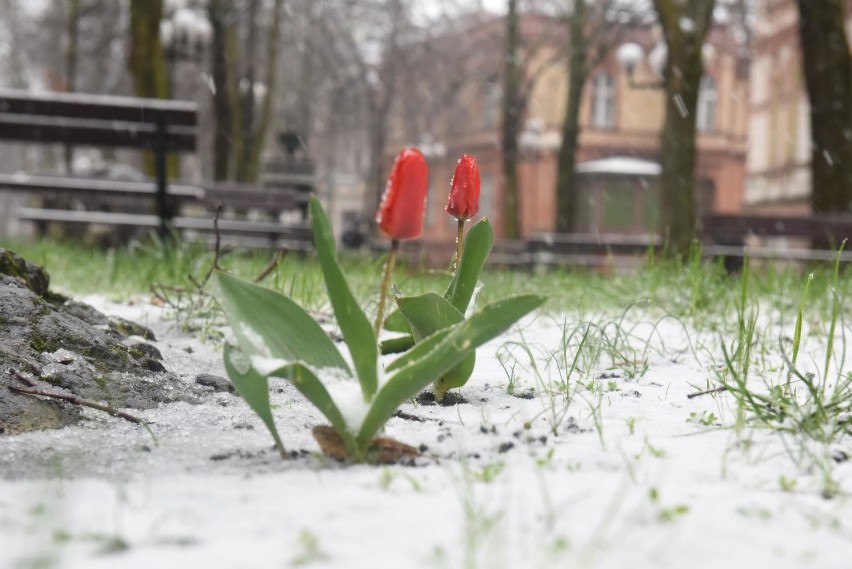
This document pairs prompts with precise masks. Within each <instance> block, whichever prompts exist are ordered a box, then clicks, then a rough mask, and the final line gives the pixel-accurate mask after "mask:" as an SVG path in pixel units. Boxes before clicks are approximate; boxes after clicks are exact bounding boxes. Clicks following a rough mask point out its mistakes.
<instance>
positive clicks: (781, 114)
mask: <svg viewBox="0 0 852 569" xmlns="http://www.w3.org/2000/svg"><path fill="white" fill-rule="evenodd" d="M798 21H799V19H798V9H797V7H796V2H795V1H794V0H759V2H758V3H757V13H756V15H755V26H754V40H753V42H752V65H751V88H750V98H749V129H748V133H749V137H748V142H749V146H748V153H747V178H746V185H745V195H744V199H743V208H744V209H745V210H747V211H754V212H765V213H796V214H798V213H810V211H811V204H810V196H811V173H810V158H811V143H810V141H811V132H810V129H811V125H810V104H809V101H808V94H807V90H806V87H805V84H804V76H803V71H802V57H801V50H800V49H799V30H798ZM846 33H847V37H852V0H847V2H846Z"/></svg>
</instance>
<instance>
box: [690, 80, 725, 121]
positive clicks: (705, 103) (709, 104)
mask: <svg viewBox="0 0 852 569" xmlns="http://www.w3.org/2000/svg"><path fill="white" fill-rule="evenodd" d="M718 110H719V90H718V89H717V87H716V80H715V79H713V78H712V77H710V76H709V75H703V76H702V77H701V85H700V86H699V87H698V109H697V112H696V113H695V128H696V129H697V130H698V132H713V131H714V130H716V113H717V112H718Z"/></svg>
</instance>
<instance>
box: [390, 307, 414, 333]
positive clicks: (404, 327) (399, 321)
mask: <svg viewBox="0 0 852 569" xmlns="http://www.w3.org/2000/svg"><path fill="white" fill-rule="evenodd" d="M384 329H385V330H387V331H388V332H404V333H407V334H410V333H411V327H409V325H408V320H406V319H405V316H403V315H402V313H401V312H400V311H399V310H394V311H393V312H391V313H390V314H388V317H387V318H385V323H384Z"/></svg>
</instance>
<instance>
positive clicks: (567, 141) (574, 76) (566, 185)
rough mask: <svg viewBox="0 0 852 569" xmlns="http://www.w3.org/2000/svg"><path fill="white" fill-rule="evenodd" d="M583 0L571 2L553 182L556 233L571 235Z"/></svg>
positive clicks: (583, 59) (583, 70) (582, 76)
mask: <svg viewBox="0 0 852 569" xmlns="http://www.w3.org/2000/svg"><path fill="white" fill-rule="evenodd" d="M585 23H586V2H585V0H574V11H573V13H572V15H571V55H570V57H569V59H568V99H567V100H566V102H565V119H564V120H563V122H562V145H561V146H560V147H559V158H558V163H557V176H558V177H557V181H556V230H557V231H559V232H561V233H571V232H573V231H576V227H577V208H578V198H579V196H578V195H577V184H576V177H575V175H574V166H575V165H576V162H577V147H578V139H579V136H580V102H581V101H582V98H583V87H584V85H585V83H586V77H587V75H588V64H587V58H588V53H587V51H588V45H587V42H586V36H585V31H584V29H583V28H584V26H585Z"/></svg>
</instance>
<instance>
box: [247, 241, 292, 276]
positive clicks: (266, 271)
mask: <svg viewBox="0 0 852 569" xmlns="http://www.w3.org/2000/svg"><path fill="white" fill-rule="evenodd" d="M289 252H290V250H289V249H287V247H282V248H280V249H278V252H277V253H276V254H275V257H273V258H272V260H271V261H269V263H268V264H267V265H266V266H265V267H264V268H263V270H262V271H260V272H259V273H258V274H257V276H256V277H254V281H253V282H254V283H255V284H256V283H259V282H260V281H262V280H263V279H265V278H266V277H268V276H269V274H270V273H271V272H272V271H274V270H275V267H277V266H278V264H279V263H281V261H283V260H284V257H286V256H287V253H289Z"/></svg>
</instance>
